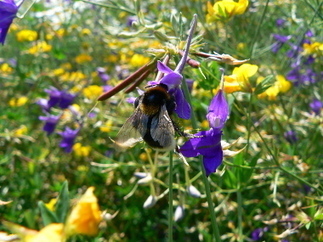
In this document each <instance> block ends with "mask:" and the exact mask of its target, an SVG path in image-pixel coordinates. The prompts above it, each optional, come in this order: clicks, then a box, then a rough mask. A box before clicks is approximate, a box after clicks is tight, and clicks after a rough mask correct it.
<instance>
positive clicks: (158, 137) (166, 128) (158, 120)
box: [150, 105, 175, 146]
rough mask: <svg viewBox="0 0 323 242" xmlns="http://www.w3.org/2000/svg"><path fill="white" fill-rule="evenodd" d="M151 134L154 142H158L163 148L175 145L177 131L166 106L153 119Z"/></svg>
mask: <svg viewBox="0 0 323 242" xmlns="http://www.w3.org/2000/svg"><path fill="white" fill-rule="evenodd" d="M150 134H151V137H152V138H153V140H155V141H158V142H159V143H160V144H162V145H163V146H168V145H172V144H173V143H174V136H175V129H174V125H173V121H172V120H171V118H170V117H169V115H168V112H167V109H166V106H165V105H163V106H162V107H161V109H160V112H159V115H158V116H155V117H154V118H153V119H152V121H151V129H150Z"/></svg>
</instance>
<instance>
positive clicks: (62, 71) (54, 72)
mask: <svg viewBox="0 0 323 242" xmlns="http://www.w3.org/2000/svg"><path fill="white" fill-rule="evenodd" d="M64 73H65V70H64V69H63V68H57V69H55V70H53V74H54V76H61V75H63V74H64Z"/></svg>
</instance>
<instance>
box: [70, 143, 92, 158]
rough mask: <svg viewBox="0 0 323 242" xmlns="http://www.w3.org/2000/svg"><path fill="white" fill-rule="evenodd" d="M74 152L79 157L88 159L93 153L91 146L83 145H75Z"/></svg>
mask: <svg viewBox="0 0 323 242" xmlns="http://www.w3.org/2000/svg"><path fill="white" fill-rule="evenodd" d="M73 152H74V153H75V155H76V156H78V157H88V156H89V154H90V152H91V147H90V146H82V144H81V143H75V144H74V145H73Z"/></svg>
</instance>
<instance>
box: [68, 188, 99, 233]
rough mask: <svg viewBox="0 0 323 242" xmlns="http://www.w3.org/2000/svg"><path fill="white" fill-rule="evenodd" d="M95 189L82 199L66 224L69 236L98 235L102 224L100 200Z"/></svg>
mask: <svg viewBox="0 0 323 242" xmlns="http://www.w3.org/2000/svg"><path fill="white" fill-rule="evenodd" d="M94 189H95V188H94V187H89V188H88V189H87V191H86V192H85V194H84V195H83V196H82V197H81V198H80V200H79V201H78V202H77V204H76V205H75V207H74V208H73V209H72V212H71V214H70V215H69V216H68V218H67V220H66V224H65V232H66V234H67V235H68V236H70V235H73V234H84V235H92V236H93V235H96V234H97V233H98V229H99V223H100V222H101V219H102V218H101V211H100V209H99V205H98V199H97V198H96V197H95V195H94V194H93V191H94Z"/></svg>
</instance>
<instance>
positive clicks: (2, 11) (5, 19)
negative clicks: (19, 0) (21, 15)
mask: <svg viewBox="0 0 323 242" xmlns="http://www.w3.org/2000/svg"><path fill="white" fill-rule="evenodd" d="M18 8H19V6H17V5H16V3H15V2H14V1H13V0H2V1H0V43H2V44H4V41H5V39H6V36H7V33H8V30H9V27H10V25H11V23H12V21H13V19H14V18H15V17H16V14H17V12H18Z"/></svg>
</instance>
